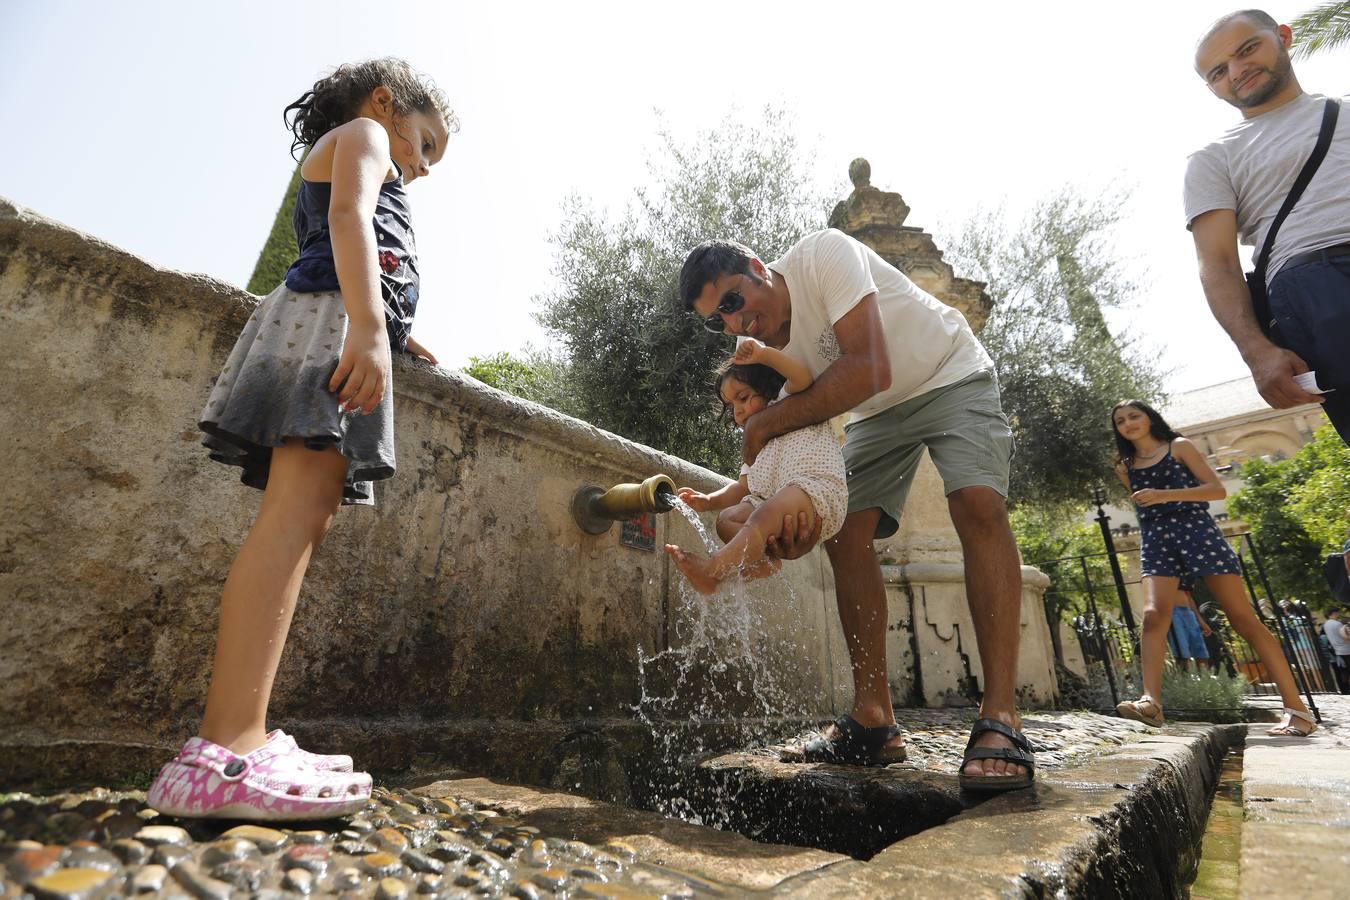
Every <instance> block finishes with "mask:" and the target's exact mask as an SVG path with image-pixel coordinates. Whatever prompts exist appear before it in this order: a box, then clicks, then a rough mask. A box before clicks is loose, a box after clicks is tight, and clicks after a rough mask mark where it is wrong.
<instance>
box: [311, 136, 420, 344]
mask: <svg viewBox="0 0 1350 900" xmlns="http://www.w3.org/2000/svg"><path fill="white" fill-rule="evenodd" d="M391 162H392V161H391ZM393 166H394V169H395V171H397V172H398V177H397V178H395V179H394V180H393V181H387V182H385V183H384V184H383V185H381V187H380V194H379V197H378V198H376V201H375V242H376V245H377V252H378V254H379V258H378V261H379V266H380V293H381V296H382V298H383V300H384V320H385V326H386V328H387V329H388V331H389V345H390V347H392V348H393V349H394V350H405V349H406V348H407V345H408V334H409V333H410V332H411V331H412V322H413V315H414V314H415V313H416V312H417V295H418V290H419V286H420V279H419V277H418V274H417V244H416V241H415V240H414V239H413V231H412V214H411V212H410V211H409V209H408V196H407V193H406V191H405V190H404V186H403V171H402V170H401V169H399V168H398V164H397V163H393ZM332 196H333V186H332V185H331V184H330V183H328V182H324V181H304V180H302V181H301V182H300V192H299V193H298V194H297V195H296V199H295V213H294V215H293V216H292V223H293V224H294V226H295V242H296V244H298V245H299V247H300V257H299V258H298V259H297V260H296V261H295V262H293V263H291V267H290V269H289V270H288V271H287V272H286V286H287V287H288V288H290V289H291V290H293V291H300V292H302V293H314V292H321V291H336V290H338V289H339V286H338V277H337V265H336V263H334V261H333V237H332V235H331V234H330V233H329V231H328V204H329V201H330V200H331V199H332Z"/></svg>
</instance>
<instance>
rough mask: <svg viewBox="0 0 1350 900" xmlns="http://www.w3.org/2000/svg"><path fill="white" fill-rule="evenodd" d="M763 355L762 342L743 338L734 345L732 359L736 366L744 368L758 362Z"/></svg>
mask: <svg viewBox="0 0 1350 900" xmlns="http://www.w3.org/2000/svg"><path fill="white" fill-rule="evenodd" d="M763 353H764V344H763V343H762V342H760V341H757V340H755V339H754V338H744V339H742V340H741V342H740V343H738V344H737V345H736V352H735V354H733V356H732V359H733V360H735V361H736V364H737V365H742V366H745V365H749V364H750V363H755V362H759V360H760V357H761V356H762V355H763Z"/></svg>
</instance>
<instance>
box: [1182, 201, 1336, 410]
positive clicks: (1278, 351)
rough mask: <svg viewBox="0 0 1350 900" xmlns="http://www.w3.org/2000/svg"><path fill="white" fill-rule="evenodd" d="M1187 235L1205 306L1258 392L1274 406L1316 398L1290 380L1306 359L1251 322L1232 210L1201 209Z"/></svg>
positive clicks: (1252, 316)
mask: <svg viewBox="0 0 1350 900" xmlns="http://www.w3.org/2000/svg"><path fill="white" fill-rule="evenodd" d="M1191 236H1192V237H1193V238H1194V239H1195V255H1196V258H1197V260H1198V261H1199V263H1200V285H1201V287H1202V288H1204V291H1205V299H1206V300H1207V301H1208V302H1209V309H1210V311H1211V312H1212V313H1214V318H1215V319H1217V320H1218V322H1219V324H1220V325H1222V326H1223V330H1224V331H1226V332H1228V336H1229V337H1230V338H1232V339H1233V343H1234V344H1235V345H1237V348H1238V352H1239V353H1241V354H1242V359H1243V361H1244V362H1245V363H1246V364H1247V368H1249V369H1251V372H1252V378H1253V379H1254V380H1255V381H1256V389H1257V390H1258V391H1260V392H1261V396H1262V397H1263V398H1265V401H1266V402H1267V403H1269V404H1270V405H1271V406H1273V407H1275V408H1276V409H1287V408H1288V407H1291V406H1298V405H1300V404H1303V403H1320V402H1322V398H1321V396H1320V395H1318V394H1313V393H1310V392H1309V391H1305V390H1304V389H1303V388H1301V387H1299V386H1298V384H1297V383H1296V382H1295V381H1294V376H1295V375H1298V374H1301V373H1303V372H1306V371H1308V364H1307V363H1305V362H1304V361H1303V360H1302V359H1300V358H1299V357H1298V356H1297V355H1296V354H1294V353H1291V352H1289V351H1288V350H1285V349H1283V348H1282V347H1277V346H1276V345H1275V344H1272V343H1271V342H1270V339H1269V338H1267V337H1266V336H1265V335H1264V334H1262V333H1261V329H1260V327H1259V326H1258V325H1257V323H1256V315H1255V313H1253V312H1252V296H1251V292H1250V291H1248V290H1247V281H1246V279H1245V278H1244V277H1243V275H1242V265H1241V263H1240V262H1239V260H1238V245H1237V213H1235V212H1234V211H1233V210H1231V209H1212V210H1210V211H1209V212H1206V213H1201V214H1200V215H1198V216H1196V217H1195V220H1194V221H1193V222H1192V223H1191Z"/></svg>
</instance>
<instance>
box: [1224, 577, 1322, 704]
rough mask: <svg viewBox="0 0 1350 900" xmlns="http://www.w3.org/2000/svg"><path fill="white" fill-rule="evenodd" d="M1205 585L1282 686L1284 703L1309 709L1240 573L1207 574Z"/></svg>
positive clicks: (1291, 671) (1278, 685)
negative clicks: (1258, 613)
mask: <svg viewBox="0 0 1350 900" xmlns="http://www.w3.org/2000/svg"><path fill="white" fill-rule="evenodd" d="M1205 584H1206V585H1208V586H1209V589H1210V591H1211V592H1212V593H1213V594H1214V596H1215V597H1216V598H1217V599H1218V601H1219V605H1220V606H1222V607H1223V611H1224V614H1225V615H1226V616H1228V622H1229V624H1231V625H1232V626H1233V630H1234V631H1236V632H1237V633H1238V634H1240V635H1241V636H1242V639H1243V640H1245V641H1246V642H1247V643H1249V644H1251V645H1252V649H1253V650H1255V651H1256V652H1257V654H1258V655H1259V656H1260V657H1261V662H1263V663H1265V665H1266V671H1268V672H1269V673H1270V677H1272V678H1274V679H1275V686H1276V687H1277V688H1279V689H1280V699H1281V700H1282V701H1283V702H1284V705H1285V706H1286V707H1287V708H1289V709H1297V710H1299V711H1300V712H1307V711H1308V707H1306V706H1304V705H1303V698H1302V697H1300V696H1299V695H1298V685H1297V684H1296V683H1295V681H1294V672H1293V670H1292V669H1290V668H1289V660H1287V659H1285V657H1284V650H1283V649H1282V648H1281V647H1280V642H1279V640H1277V639H1276V637H1275V635H1273V634H1271V633H1270V629H1269V628H1267V627H1266V626H1265V625H1264V624H1262V622H1261V620H1260V619H1259V618H1257V616H1256V610H1254V609H1252V603H1251V600H1249V599H1248V598H1247V591H1246V588H1245V587H1243V584H1242V578H1241V576H1238V575H1206V576H1205Z"/></svg>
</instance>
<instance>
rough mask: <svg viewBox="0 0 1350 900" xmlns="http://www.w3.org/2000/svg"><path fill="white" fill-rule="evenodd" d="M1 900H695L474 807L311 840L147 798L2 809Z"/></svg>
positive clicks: (420, 805)
mask: <svg viewBox="0 0 1350 900" xmlns="http://www.w3.org/2000/svg"><path fill="white" fill-rule="evenodd" d="M0 864H2V865H3V868H0V897H3V898H5V900H9V898H20V897H25V898H26V897H34V898H64V900H74V898H93V897H110V896H122V895H137V896H144V897H189V896H191V897H200V898H212V900H214V898H220V900H225V898H230V897H255V898H272V897H282V896H305V895H316V896H317V895H324V896H333V895H337V896H341V897H350V898H358V897H360V898H371V897H373V898H377V900H396V898H408V897H414V896H416V897H428V898H442V897H446V898H449V897H474V898H482V897H517V898H535V897H557V898H578V900H580V898H644V897H651V898H656V897H671V898H675V897H694V896H696V895H697V894H700V893H703V892H702V891H697V890H696V888H695V887H693V886H691V884H690V883H688V882H685V881H683V880H681V878H680V877H679V876H678V875H677V874H675V873H672V872H670V871H668V870H664V869H658V868H656V867H652V866H648V865H644V864H642V863H638V862H636V861H635V853H634V852H633V850H632V848H631V847H628V846H627V845H625V844H623V843H622V842H620V841H615V842H611V843H609V844H606V845H604V846H591V845H588V844H584V843H582V842H580V841H572V840H564V839H560V838H557V837H551V836H547V835H542V834H540V833H539V830H538V829H536V828H532V827H529V826H526V825H524V824H522V823H520V822H518V821H515V820H512V819H510V818H508V817H506V816H503V815H501V814H499V813H498V812H496V811H494V810H492V809H491V808H490V807H486V806H475V805H474V804H472V803H469V802H467V801H458V802H457V801H454V800H441V799H431V798H426V797H420V796H418V795H416V794H412V793H408V792H402V791H386V790H383V789H380V788H376V790H375V795H374V797H373V798H372V801H371V803H370V805H369V806H368V807H367V809H366V811H365V812H364V813H362V814H361V815H358V816H353V817H351V818H349V819H343V820H335V821H330V822H325V823H316V824H312V825H304V826H300V827H299V828H298V829H290V828H281V827H276V828H272V827H261V826H257V825H239V824H238V823H216V822H201V821H193V820H175V819H171V818H168V817H164V816H160V815H159V814H158V813H156V812H155V811H154V810H152V809H149V808H147V807H146V806H145V803H144V795H142V794H135V793H113V792H109V791H105V790H102V789H96V790H94V791H92V792H89V793H85V794H78V795H73V794H72V795H57V796H51V797H32V796H28V795H17V794H10V795H0Z"/></svg>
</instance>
